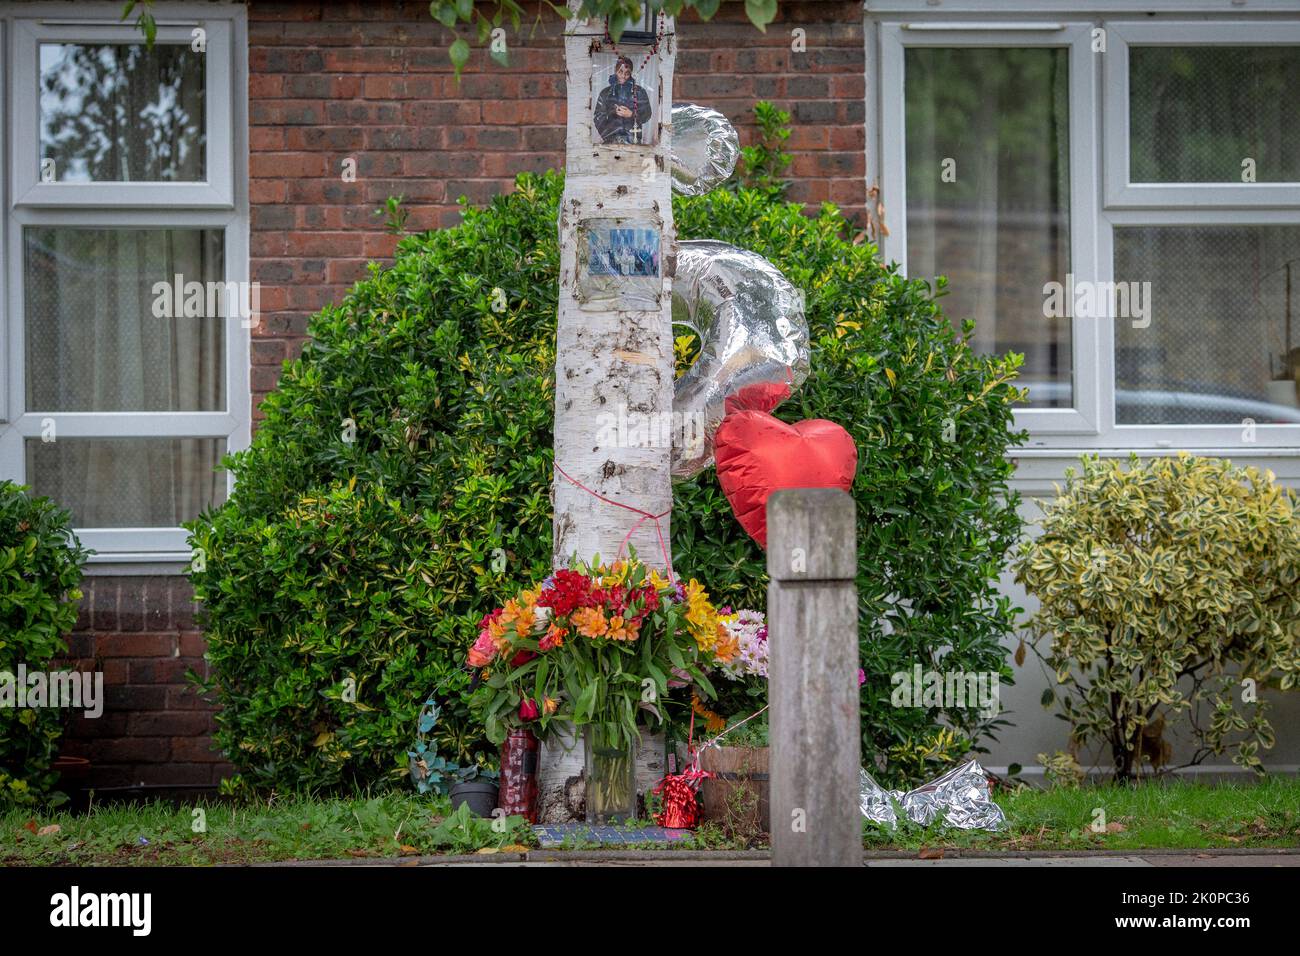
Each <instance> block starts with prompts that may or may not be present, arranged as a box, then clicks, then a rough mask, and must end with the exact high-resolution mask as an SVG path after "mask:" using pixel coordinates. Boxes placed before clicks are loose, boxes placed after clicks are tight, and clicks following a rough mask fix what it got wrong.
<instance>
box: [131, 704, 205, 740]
mask: <svg viewBox="0 0 1300 956" xmlns="http://www.w3.org/2000/svg"><path fill="white" fill-rule="evenodd" d="M210 723H211V721H210V719H209V715H208V714H206V713H204V712H203V711H196V710H181V711H166V710H157V711H150V712H149V713H147V714H130V715H128V717H127V728H128V730H129V733H130V734H131V735H132V736H136V737H199V736H204V735H206V734H207V733H208V732H209V730H210Z"/></svg>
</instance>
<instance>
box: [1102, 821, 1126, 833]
mask: <svg viewBox="0 0 1300 956" xmlns="http://www.w3.org/2000/svg"><path fill="white" fill-rule="evenodd" d="M1127 829H1128V827H1126V826H1124V824H1122V823H1119V822H1115V823H1108V824H1106V832H1107V833H1123V832H1124V831H1125V830H1127Z"/></svg>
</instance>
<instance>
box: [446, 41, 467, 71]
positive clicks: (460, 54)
mask: <svg viewBox="0 0 1300 956" xmlns="http://www.w3.org/2000/svg"><path fill="white" fill-rule="evenodd" d="M447 55H448V56H449V57H451V65H452V66H454V67H455V68H456V76H458V77H459V76H460V71H461V70H462V69H464V68H465V64H466V63H468V62H469V44H468V43H466V42H465V39H464V38H463V37H457V38H456V42H455V43H453V44H452V45H451V46H450V47H449V48H448V49H447Z"/></svg>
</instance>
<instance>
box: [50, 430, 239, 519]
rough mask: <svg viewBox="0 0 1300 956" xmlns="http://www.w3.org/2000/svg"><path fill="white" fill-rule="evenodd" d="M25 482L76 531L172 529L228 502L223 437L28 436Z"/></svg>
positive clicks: (224, 441)
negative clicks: (66, 512) (61, 510)
mask: <svg viewBox="0 0 1300 956" xmlns="http://www.w3.org/2000/svg"><path fill="white" fill-rule="evenodd" d="M26 446H27V449H26V451H27V484H29V485H31V486H32V488H33V490H34V491H35V492H36V494H39V495H48V496H49V497H51V498H53V499H54V500H55V501H57V502H58V503H59V504H60V505H62V506H63V507H65V508H68V509H70V510H71V511H72V517H73V523H74V525H75V526H76V527H78V528H169V527H175V526H177V525H179V524H180V523H181V522H182V521H189V520H191V519H192V518H196V517H198V515H199V513H200V512H201V511H203V510H204V509H205V508H209V507H212V506H215V505H218V504H221V502H223V501H225V499H226V478H225V474H224V473H223V472H219V471H216V470H215V469H216V468H217V465H218V464H219V463H220V461H221V457H222V455H224V454H225V451H226V440H225V439H224V438H57V440H56V441H51V442H45V441H42V440H41V439H39V438H29V439H27V442H26Z"/></svg>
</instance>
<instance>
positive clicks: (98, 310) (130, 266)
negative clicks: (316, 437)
mask: <svg viewBox="0 0 1300 956" xmlns="http://www.w3.org/2000/svg"><path fill="white" fill-rule="evenodd" d="M23 244H24V259H23V268H24V278H23V281H24V296H25V312H26V336H25V338H26V357H27V410H28V411H33V412H45V411H50V412H56V411H82V412H120V411H142V412H167V411H172V412H176V411H221V410H223V409H225V407H226V385H225V381H226V369H225V352H226V348H225V336H226V332H225V328H226V322H227V320H226V319H224V318H222V316H221V311H224V309H222V310H221V311H218V312H216V313H215V314H208V313H207V312H206V310H207V308H208V305H209V298H211V304H212V305H217V304H218V296H220V297H221V298H224V297H225V289H224V286H220V283H221V280H222V279H223V277H224V271H225V268H224V262H223V259H224V256H223V245H222V244H223V233H222V230H220V229H86V228H69V227H63V226H28V227H27V228H26V229H24V230H23ZM177 276H179V277H180V279H181V286H182V296H181V302H180V304H181V306H182V307H184V306H185V305H186V302H187V296H186V295H185V294H184V292H185V290H184V286H185V285H187V284H189V283H197V284H198V286H199V287H201V288H202V289H203V290H204V294H203V295H202V300H203V307H204V310H205V314H203V315H200V316H195V315H189V316H186V315H185V314H184V313H183V312H182V313H181V314H179V315H178V314H177V312H178V310H177V309H176V305H177V303H176V296H175V285H176V277H177ZM158 283H166V285H167V287H166V289H165V290H158V289H157V284H158ZM218 287H220V291H219V292H218V291H217V290H218ZM209 289H211V290H213V295H212V296H211V297H209V296H208V295H207V292H208V290H209ZM191 291H193V287H192V288H191ZM160 295H161V296H163V297H164V298H165V299H166V301H165V302H162V303H160V302H159V297H160ZM194 301H195V302H197V301H198V300H197V299H195V300H194ZM233 305H238V303H235V304H233ZM157 312H162V313H163V314H162V315H158V314H156V313H157ZM231 313H232V314H234V309H233V308H232V310H231Z"/></svg>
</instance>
